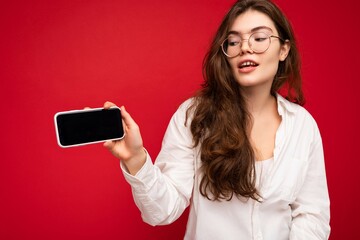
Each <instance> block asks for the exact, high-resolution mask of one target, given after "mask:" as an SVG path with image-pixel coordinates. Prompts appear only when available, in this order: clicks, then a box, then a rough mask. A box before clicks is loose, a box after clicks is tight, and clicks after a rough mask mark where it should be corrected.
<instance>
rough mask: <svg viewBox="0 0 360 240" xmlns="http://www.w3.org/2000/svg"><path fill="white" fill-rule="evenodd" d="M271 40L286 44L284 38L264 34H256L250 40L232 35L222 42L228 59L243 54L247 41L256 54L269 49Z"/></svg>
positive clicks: (222, 47)
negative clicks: (242, 49) (244, 43)
mask: <svg viewBox="0 0 360 240" xmlns="http://www.w3.org/2000/svg"><path fill="white" fill-rule="evenodd" d="M271 38H277V39H280V40H281V41H283V42H284V40H283V39H282V38H280V37H278V36H274V35H269V34H267V33H264V32H254V33H252V34H251V35H250V37H249V38H248V39H241V36H240V35H238V34H231V35H229V36H228V37H227V38H226V39H225V40H224V41H223V42H222V44H221V49H222V51H223V53H224V54H225V55H226V56H227V57H236V56H238V55H239V54H240V53H241V45H242V43H243V42H245V41H247V42H248V45H249V48H250V49H251V50H252V51H253V52H254V53H263V52H266V50H268V49H269V47H270V44H271Z"/></svg>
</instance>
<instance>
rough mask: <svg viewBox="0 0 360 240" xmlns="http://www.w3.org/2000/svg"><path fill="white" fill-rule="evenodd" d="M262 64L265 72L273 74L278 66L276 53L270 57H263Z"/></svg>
mask: <svg viewBox="0 0 360 240" xmlns="http://www.w3.org/2000/svg"><path fill="white" fill-rule="evenodd" d="M262 65H263V70H264V71H265V72H267V73H268V74H269V75H271V76H275V74H276V72H277V70H278V68H279V58H278V57H277V56H276V55H272V57H268V58H265V59H264V61H263V63H262Z"/></svg>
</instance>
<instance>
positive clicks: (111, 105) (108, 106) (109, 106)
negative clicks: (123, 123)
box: [104, 101, 116, 109]
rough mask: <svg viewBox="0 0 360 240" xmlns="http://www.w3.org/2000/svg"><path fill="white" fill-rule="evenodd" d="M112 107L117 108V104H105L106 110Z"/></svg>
mask: <svg viewBox="0 0 360 240" xmlns="http://www.w3.org/2000/svg"><path fill="white" fill-rule="evenodd" d="M111 107H116V105H115V103H112V102H109V101H107V102H105V103H104V108H105V109H109V108H111Z"/></svg>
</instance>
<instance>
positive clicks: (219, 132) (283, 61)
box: [104, 0, 330, 240]
mask: <svg viewBox="0 0 360 240" xmlns="http://www.w3.org/2000/svg"><path fill="white" fill-rule="evenodd" d="M204 78H205V83H204V84H203V88H202V89H201V90H200V91H199V93H198V94H197V95H196V96H194V97H193V98H192V99H189V100H188V101H186V102H185V103H183V104H182V105H181V106H180V107H179V109H178V110H177V112H176V113H175V114H174V116H173V117H172V119H171V121H170V124H169V126H168V129H167V131H166V133H165V137H164V140H163V146H162V149H161V151H160V153H159V156H158V157H157V159H156V161H155V164H153V163H152V161H151V159H150V156H149V155H148V154H147V153H146V151H144V148H143V144H142V140H141V135H140V131H139V128H138V126H137V124H136V123H135V122H134V120H133V119H132V118H131V117H130V115H129V113H127V112H126V110H125V108H124V107H122V114H123V119H124V123H125V127H126V137H125V139H123V140H121V141H112V142H111V141H108V142H106V143H105V144H104V145H105V146H106V147H107V148H108V149H109V150H110V151H111V152H112V153H113V154H114V155H115V156H116V157H117V158H119V159H121V160H122V161H121V167H122V170H123V172H124V176H125V178H126V180H127V181H128V182H129V183H130V184H131V187H132V190H133V196H134V200H135V202H136V204H137V206H138V207H139V209H140V210H141V212H142V217H143V219H144V221H145V222H147V223H149V224H151V225H162V224H169V223H171V222H173V221H175V220H176V219H177V218H178V217H179V216H180V215H181V214H182V213H183V211H184V209H185V208H186V207H187V206H189V205H190V213H189V220H188V224H187V229H186V233H185V239H227V240H229V239H276V240H281V239H306V240H309V239H327V238H328V236H329V232H330V227H329V218H330V216H329V197H328V190H327V183H326V175H325V166H324V157H323V149H322V140H321V136H320V133H319V130H318V127H317V125H316V122H315V121H314V119H313V118H312V117H311V115H310V114H309V113H308V112H307V111H306V110H305V109H304V108H303V107H301V105H302V104H303V103H304V98H303V93H302V90H301V77H300V61H299V55H298V52H297V48H296V44H295V39H294V34H293V31H292V29H291V26H290V24H289V23H288V20H287V19H286V18H285V17H284V15H283V14H282V13H281V11H280V10H279V9H278V8H277V7H276V6H275V5H274V4H273V3H271V2H269V1H265V0H240V1H238V2H236V3H235V4H234V5H233V7H232V8H231V9H230V11H229V12H228V13H227V15H226V16H225V18H224V20H223V22H222V24H221V25H220V28H219V29H218V31H217V34H216V36H215V38H214V40H213V42H212V45H211V47H210V50H209V52H208V54H207V56H206V58H205V61H204ZM284 86H286V89H287V91H286V92H285V95H286V96H285V98H284V97H282V96H281V95H280V94H278V91H279V90H280V88H282V89H284V88H283V87H284ZM112 105H114V104H112V103H110V102H107V103H105V105H104V107H105V108H109V107H111V106H112Z"/></svg>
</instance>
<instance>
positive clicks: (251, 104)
mask: <svg viewBox="0 0 360 240" xmlns="http://www.w3.org/2000/svg"><path fill="white" fill-rule="evenodd" d="M243 94H244V96H245V99H246V102H247V109H248V111H249V113H250V114H251V115H252V116H253V117H256V116H259V115H261V113H262V112H264V110H266V109H271V108H273V107H275V108H276V99H275V97H274V96H272V95H271V94H270V91H267V92H262V91H253V92H251V93H249V92H248V91H243Z"/></svg>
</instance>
